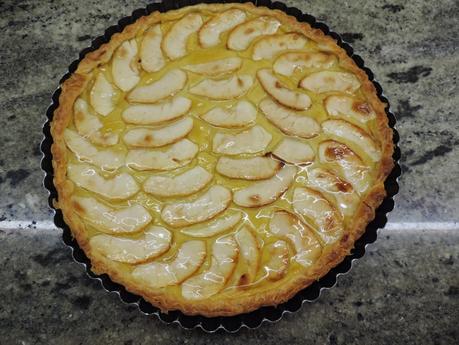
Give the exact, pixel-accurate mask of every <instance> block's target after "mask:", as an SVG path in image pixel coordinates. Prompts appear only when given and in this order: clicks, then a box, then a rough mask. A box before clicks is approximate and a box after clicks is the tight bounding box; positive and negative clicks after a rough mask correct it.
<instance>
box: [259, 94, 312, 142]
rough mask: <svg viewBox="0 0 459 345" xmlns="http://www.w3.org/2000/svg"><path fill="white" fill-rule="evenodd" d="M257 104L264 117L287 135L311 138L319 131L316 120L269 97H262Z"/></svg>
mask: <svg viewBox="0 0 459 345" xmlns="http://www.w3.org/2000/svg"><path fill="white" fill-rule="evenodd" d="M258 106H259V107H260V109H261V111H262V112H263V113H264V114H265V116H266V118H267V119H268V120H269V121H271V122H272V123H273V124H274V125H275V126H276V127H277V128H279V129H280V130H281V131H282V132H284V133H285V134H287V135H294V136H297V137H300V138H312V137H315V136H316V135H318V134H319V133H320V125H319V124H318V123H317V121H316V120H314V119H313V118H310V117H308V116H306V115H301V114H298V113H297V112H295V111H294V110H291V109H289V108H286V107H283V106H281V105H280V104H278V103H276V102H274V101H273V100H272V99H271V98H265V99H263V100H262V101H261V102H260V104H259V105H258Z"/></svg>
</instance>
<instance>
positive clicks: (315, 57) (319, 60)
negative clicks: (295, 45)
mask: <svg viewBox="0 0 459 345" xmlns="http://www.w3.org/2000/svg"><path fill="white" fill-rule="evenodd" d="M336 62H337V59H336V56H335V55H333V54H329V53H323V52H317V53H313V52H300V53H285V54H282V55H281V56H279V58H278V59H277V60H276V62H274V65H273V70H274V72H276V73H279V74H282V75H285V76H287V77H291V76H292V75H293V73H295V72H296V71H298V70H301V69H303V68H322V69H327V68H330V67H332V66H333V65H334V64H336Z"/></svg>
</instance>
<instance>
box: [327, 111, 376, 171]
mask: <svg viewBox="0 0 459 345" xmlns="http://www.w3.org/2000/svg"><path fill="white" fill-rule="evenodd" d="M322 128H323V131H324V133H326V134H329V135H332V136H335V137H338V138H342V139H344V140H346V141H348V142H350V143H352V144H354V145H356V146H358V147H360V148H361V149H362V151H364V152H365V154H367V155H368V156H369V157H370V158H371V159H372V160H373V161H375V162H377V161H379V160H380V159H381V149H380V148H379V147H378V146H377V144H376V143H375V142H374V140H373V139H372V138H371V137H370V135H368V133H367V132H365V131H364V130H363V129H361V128H359V127H357V126H354V125H353V124H351V123H349V122H347V121H344V120H327V121H324V122H322Z"/></svg>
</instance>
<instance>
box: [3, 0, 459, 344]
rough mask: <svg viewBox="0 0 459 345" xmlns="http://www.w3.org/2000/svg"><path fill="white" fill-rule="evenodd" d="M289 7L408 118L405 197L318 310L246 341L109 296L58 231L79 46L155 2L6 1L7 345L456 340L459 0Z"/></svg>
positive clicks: (246, 334)
mask: <svg viewBox="0 0 459 345" xmlns="http://www.w3.org/2000/svg"><path fill="white" fill-rule="evenodd" d="M285 2H286V3H287V4H288V5H291V6H296V7H298V8H299V9H301V10H303V11H304V12H308V13H310V14H313V15H315V16H316V17H317V18H318V19H319V20H320V21H323V22H326V23H327V24H328V25H329V26H330V27H331V29H332V30H334V31H336V32H339V33H342V34H343V37H344V38H345V40H347V41H348V42H350V43H351V44H352V45H353V47H354V50H355V52H356V53H358V54H359V55H361V56H362V57H363V59H364V60H365V62H366V65H367V66H369V67H370V68H371V69H372V70H373V72H374V73H375V76H376V78H377V79H378V80H379V82H380V83H381V85H382V87H383V89H384V90H385V94H386V96H387V97H388V98H389V100H390V101H391V106H392V110H393V111H394V112H395V113H396V115H397V117H398V125H397V127H398V130H399V132H400V137H401V141H400V146H401V148H402V162H401V165H402V170H403V176H402V178H401V180H400V187H401V191H400V193H399V194H398V195H397V197H396V207H395V209H394V211H393V212H392V213H391V214H390V217H389V223H388V224H387V226H386V229H384V230H382V231H381V232H380V234H379V239H378V241H377V242H376V243H375V244H373V245H371V246H370V247H369V249H368V253H367V255H366V256H365V257H364V258H363V259H361V260H360V261H358V262H356V263H355V265H354V268H353V270H352V271H351V272H350V273H349V274H347V275H345V276H342V277H340V278H339V280H338V284H337V286H336V287H334V288H333V289H331V290H328V291H326V292H324V293H323V294H322V297H321V298H320V299H319V300H318V301H317V302H315V303H312V304H307V305H305V306H304V307H303V308H302V309H301V310H300V311H299V312H298V313H296V314H294V315H288V316H286V317H285V318H284V319H282V320H281V321H280V322H279V323H277V324H274V325H263V326H262V327H261V328H260V329H258V330H254V331H247V330H244V331H242V332H240V333H238V334H235V335H228V334H224V333H220V334H217V335H207V334H204V333H203V332H201V331H198V330H195V331H184V330H181V329H179V328H178V327H177V326H167V325H164V324H162V323H161V322H159V321H158V320H156V319H155V318H153V317H147V316H144V315H142V314H140V313H139V312H138V310H137V309H136V308H134V307H132V306H127V305H124V304H123V303H121V302H120V301H119V300H118V298H117V297H116V296H115V295H111V294H108V293H106V292H105V291H104V290H103V289H102V288H101V287H100V286H99V283H97V282H94V281H92V280H89V279H88V278H87V277H86V275H85V273H84V270H83V268H82V267H80V266H79V265H78V264H76V263H74V262H73V261H72V258H71V255H70V250H69V249H68V248H67V247H66V246H65V245H64V244H62V241H61V231H60V230H58V229H56V228H55V227H54V226H53V225H52V222H51V220H52V213H51V212H50V211H49V210H48V208H47V193H46V191H45V190H44V189H43V188H42V185H41V182H42V177H43V175H42V172H41V171H40V168H39V161H40V159H41V153H40V150H39V143H40V141H41V126H42V124H43V122H44V121H45V116H44V114H45V111H46V108H47V107H48V105H49V102H50V97H51V94H52V93H53V91H54V89H55V88H56V87H57V85H58V82H59V79H60V77H61V76H62V75H63V74H64V73H65V72H66V69H67V66H68V65H69V63H70V62H71V61H73V60H74V59H75V58H76V57H77V54H78V52H79V51H80V50H81V49H82V48H84V47H86V46H88V45H89V44H90V41H91V39H92V38H95V37H97V36H98V35H100V34H101V33H103V31H104V29H105V28H106V27H108V26H110V25H113V24H115V23H116V22H117V20H118V19H119V18H121V17H123V16H125V15H128V14H130V13H131V12H132V11H133V10H134V9H136V8H139V7H144V6H145V5H146V2H143V1H138V0H136V1H127V0H125V1H121V0H105V1H95V0H84V1H83V0H81V1H78V2H75V1H63V0H54V1H53V0H42V1H13V0H6V1H0V13H1V14H2V15H1V16H0V28H1V32H2V34H1V35H0V46H1V50H0V110H1V114H0V126H1V127H2V130H1V131H0V140H1V143H2V150H1V151H0V152H1V153H0V190H1V192H2V193H1V195H2V197H1V198H0V267H1V270H0V282H1V284H0V344H2V345H3V344H5V345H10V344H20V345H26V344H27V345H28V344H50V345H51V344H62V345H67V344H72V345H73V344H106V343H110V344H124V345H137V344H159V345H161V344H175V343H177V344H178V343H184V344H210V343H212V344H220V343H221V344H263V345H269V344H309V343H311V344H313V343H314V344H453V343H457V341H458V339H459V331H458V327H457V325H458V323H459V268H458V267H459V263H458V261H459V224H458V221H459V193H458V192H457V190H458V187H459V182H457V177H458V176H459V116H458V111H457V109H459V97H458V87H457V76H458V75H459V53H458V50H457V47H458V46H459V37H458V36H457V32H458V30H459V6H458V3H457V1H454V0H438V1H435V2H431V1H422V0H415V1H400V0H393V1H390V2H388V1H387V0H384V1H364V0H349V1H345V2H344V1H341V2H337V1H333V0H321V1H300V0H295V1H285ZM338 4H339V5H338Z"/></svg>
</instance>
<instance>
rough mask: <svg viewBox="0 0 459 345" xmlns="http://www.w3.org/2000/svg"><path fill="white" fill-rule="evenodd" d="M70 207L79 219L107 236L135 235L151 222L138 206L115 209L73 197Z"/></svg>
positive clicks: (83, 198) (97, 202)
mask: <svg viewBox="0 0 459 345" xmlns="http://www.w3.org/2000/svg"><path fill="white" fill-rule="evenodd" d="M71 205H72V210H73V211H75V212H76V213H77V214H78V215H79V216H80V217H82V218H83V219H84V220H86V221H87V222H88V223H90V224H91V225H93V226H94V227H95V228H97V230H99V231H102V232H105V233H108V234H115V235H116V234H126V233H135V232H138V231H140V230H142V229H144V228H145V227H146V226H147V225H148V224H149V223H150V222H151V220H152V217H151V215H150V213H148V211H147V210H146V209H145V208H144V207H143V206H141V205H139V204H134V205H131V206H128V207H123V208H118V209H115V208H111V207H108V206H105V205H104V204H102V203H101V202H99V201H97V200H96V199H94V198H86V197H78V196H73V197H72V199H71Z"/></svg>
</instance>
